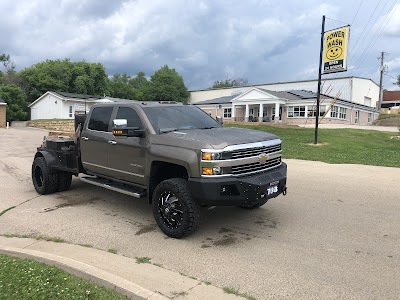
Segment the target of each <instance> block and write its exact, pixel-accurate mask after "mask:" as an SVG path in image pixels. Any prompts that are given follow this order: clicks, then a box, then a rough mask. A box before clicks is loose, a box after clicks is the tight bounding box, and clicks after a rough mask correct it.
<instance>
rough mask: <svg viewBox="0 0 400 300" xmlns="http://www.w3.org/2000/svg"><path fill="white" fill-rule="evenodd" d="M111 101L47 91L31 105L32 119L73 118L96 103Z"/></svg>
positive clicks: (97, 97) (96, 97) (102, 98)
mask: <svg viewBox="0 0 400 300" xmlns="http://www.w3.org/2000/svg"><path fill="white" fill-rule="evenodd" d="M101 102H111V100H110V99H107V98H104V97H99V96H91V95H82V94H72V93H64V92H50V91H48V92H46V93H44V94H43V95H42V96H40V97H39V98H38V99H36V100H35V101H34V102H32V103H31V104H30V105H29V107H30V109H31V120H37V119H73V118H74V116H75V114H78V113H84V112H85V110H86V112H88V111H89V109H90V108H91V107H92V106H93V105H94V104H96V103H101Z"/></svg>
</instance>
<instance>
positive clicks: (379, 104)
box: [376, 51, 386, 112]
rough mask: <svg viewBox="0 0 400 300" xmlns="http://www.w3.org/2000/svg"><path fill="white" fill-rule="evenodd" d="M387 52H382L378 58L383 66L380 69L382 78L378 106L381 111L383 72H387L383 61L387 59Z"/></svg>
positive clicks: (377, 108)
mask: <svg viewBox="0 0 400 300" xmlns="http://www.w3.org/2000/svg"><path fill="white" fill-rule="evenodd" d="M385 54H386V52H383V51H382V52H381V56H380V57H378V59H380V60H381V67H380V71H381V78H380V80H379V101H378V105H377V106H376V111H377V112H380V111H381V106H382V95H383V91H382V81H383V73H384V72H385V66H384V65H383V61H384V59H385Z"/></svg>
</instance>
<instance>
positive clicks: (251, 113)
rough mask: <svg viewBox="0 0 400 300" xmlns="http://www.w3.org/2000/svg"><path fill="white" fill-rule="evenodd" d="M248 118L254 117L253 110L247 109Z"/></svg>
mask: <svg viewBox="0 0 400 300" xmlns="http://www.w3.org/2000/svg"><path fill="white" fill-rule="evenodd" d="M249 116H250V117H253V116H254V108H250V109H249Z"/></svg>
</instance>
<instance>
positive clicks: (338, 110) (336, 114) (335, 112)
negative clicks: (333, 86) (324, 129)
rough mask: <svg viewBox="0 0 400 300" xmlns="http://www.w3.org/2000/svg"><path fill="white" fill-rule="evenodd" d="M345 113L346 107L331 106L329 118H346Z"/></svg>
mask: <svg viewBox="0 0 400 300" xmlns="http://www.w3.org/2000/svg"><path fill="white" fill-rule="evenodd" d="M346 115H347V108H344V107H339V106H332V109H331V118H336V119H343V120H346Z"/></svg>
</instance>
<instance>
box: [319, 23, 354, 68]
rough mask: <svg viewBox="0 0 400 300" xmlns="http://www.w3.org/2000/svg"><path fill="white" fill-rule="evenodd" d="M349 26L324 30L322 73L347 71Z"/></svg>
mask: <svg viewBox="0 0 400 300" xmlns="http://www.w3.org/2000/svg"><path fill="white" fill-rule="evenodd" d="M349 35H350V26H346V27H342V28H338V29H333V30H331V31H327V32H325V42H324V72H323V73H324V74H327V73H335V72H343V71H347V45H348V42H349Z"/></svg>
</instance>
